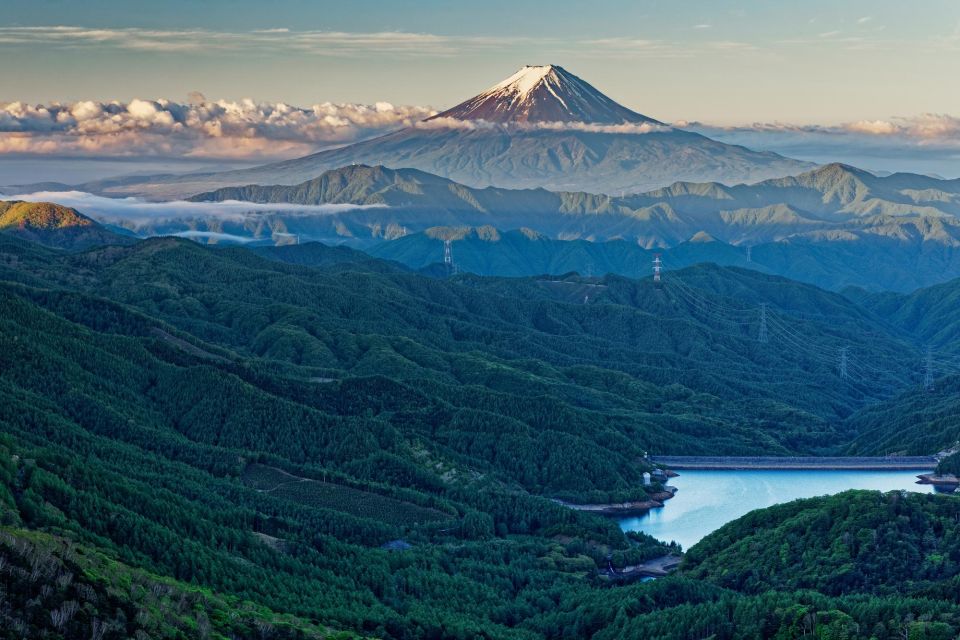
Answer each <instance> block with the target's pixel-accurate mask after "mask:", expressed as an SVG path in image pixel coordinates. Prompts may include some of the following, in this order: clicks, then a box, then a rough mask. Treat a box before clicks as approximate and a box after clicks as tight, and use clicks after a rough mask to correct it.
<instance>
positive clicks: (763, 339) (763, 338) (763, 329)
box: [757, 302, 770, 344]
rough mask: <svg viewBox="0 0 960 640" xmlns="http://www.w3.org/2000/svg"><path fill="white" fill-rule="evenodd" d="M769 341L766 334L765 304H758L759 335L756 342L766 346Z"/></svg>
mask: <svg viewBox="0 0 960 640" xmlns="http://www.w3.org/2000/svg"><path fill="white" fill-rule="evenodd" d="M769 339H770V336H769V335H768V334H767V303H766V302H761V303H760V334H759V335H758V336H757V340H758V341H759V342H761V343H763V344H766V343H767V341H768V340H769Z"/></svg>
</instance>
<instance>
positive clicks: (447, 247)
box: [443, 240, 455, 274]
mask: <svg viewBox="0 0 960 640" xmlns="http://www.w3.org/2000/svg"><path fill="white" fill-rule="evenodd" d="M443 264H444V265H446V267H447V274H453V273H455V271H454V266H453V246H452V243H451V242H450V241H449V240H444V241H443Z"/></svg>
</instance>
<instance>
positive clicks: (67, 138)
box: [0, 94, 435, 160]
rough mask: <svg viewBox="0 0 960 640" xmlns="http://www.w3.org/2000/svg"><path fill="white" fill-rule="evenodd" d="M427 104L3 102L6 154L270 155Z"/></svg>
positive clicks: (410, 117)
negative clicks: (294, 104) (309, 104)
mask: <svg viewBox="0 0 960 640" xmlns="http://www.w3.org/2000/svg"><path fill="white" fill-rule="evenodd" d="M434 113H435V111H434V110H432V109H430V108H429V107H419V106H394V105H392V104H390V103H387V102H378V103H376V104H374V105H364V104H333V103H330V102H324V103H320V104H315V105H313V106H311V107H306V108H302V107H295V106H291V105H288V104H285V103H283V102H276V103H269V102H255V101H253V100H249V99H248V100H240V101H227V100H217V101H208V100H206V99H205V98H204V97H203V96H201V95H199V94H196V95H195V96H194V97H193V99H192V100H191V101H190V102H189V103H178V102H174V101H171V100H165V99H159V100H140V99H135V100H131V101H130V102H116V101H114V102H97V101H80V102H71V103H59V102H54V103H50V104H41V105H33V104H27V103H24V102H6V103H3V102H0V154H30V155H57V156H98V157H181V158H182V157H187V158H195V159H220V160H227V159H229V160H272V159H278V158H287V157H293V156H297V155H305V154H308V153H311V152H312V151H315V150H316V149H318V148H322V147H325V146H330V145H335V144H344V143H349V142H353V141H355V140H358V139H361V138H364V137H369V136H371V135H376V134H378V133H383V132H386V131H390V130H393V129H398V128H401V127H406V126H410V125H412V124H414V123H415V122H418V121H420V120H422V119H424V118H426V117H429V116H431V115H433V114H434Z"/></svg>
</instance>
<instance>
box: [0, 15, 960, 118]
mask: <svg viewBox="0 0 960 640" xmlns="http://www.w3.org/2000/svg"><path fill="white" fill-rule="evenodd" d="M3 5H4V7H3V9H4V10H3V16H2V18H0V21H2V22H0V25H2V26H3V27H5V28H7V31H0V57H2V59H3V61H4V63H3V64H2V65H0V92H2V94H3V95H0V99H2V100H14V99H21V100H30V101H50V100H77V99H97V100H107V99H120V100H128V99H131V98H134V97H142V98H143V97H147V98H156V97H166V98H171V99H177V98H183V97H184V96H186V94H187V93H188V92H190V91H200V92H202V93H204V94H205V95H207V96H211V97H216V98H230V99H238V98H243V97H253V98H256V99H260V100H277V101H281V100H282V101H287V102H290V103H293V104H312V103H314V102H318V101H327V100H331V101H338V102H373V101H378V100H386V101H390V102H393V103H402V104H420V105H424V104H428V105H433V106H437V107H443V106H449V105H451V104H453V103H455V102H457V101H458V100H459V99H462V98H464V97H467V96H469V95H472V94H474V93H476V92H477V91H479V90H480V89H482V88H485V87H486V86H488V85H490V84H492V83H494V82H496V81H497V80H499V79H501V78H502V77H505V76H507V75H509V74H510V73H511V72H512V71H513V70H514V69H515V68H517V67H519V66H521V65H523V64H527V63H543V62H553V63H558V64H561V65H563V66H565V67H566V68H568V69H570V70H571V71H573V72H574V73H577V74H578V75H580V76H582V77H584V78H586V79H587V80H589V81H591V82H592V83H593V84H595V85H596V86H598V87H599V88H601V89H603V90H604V91H606V92H607V93H609V94H610V95H611V96H613V97H614V98H616V99H618V100H620V101H622V102H624V103H625V104H627V105H628V106H631V107H633V108H635V109H637V110H640V111H641V112H644V113H648V114H650V115H652V116H654V117H657V118H661V119H666V120H677V119H685V120H707V121H710V122H717V123H726V124H732V123H745V122H752V121H758V120H759V121H776V120H786V121H804V122H818V123H827V122H837V121H841V120H849V119H862V118H886V117H890V116H892V115H903V116H908V115H913V114H917V113H923V112H941V111H944V110H948V109H950V108H951V107H952V106H953V105H956V104H958V103H960V86H958V83H956V82H954V81H953V80H952V77H954V76H956V74H957V70H958V69H957V67H958V65H957V61H958V60H960V3H956V2H952V1H947V0H943V1H933V2H919V3H909V4H908V3H902V2H860V1H851V2H842V3H838V2H823V1H807V2H802V3H786V2H706V1H691V2H626V1H620V0H612V1H595V2H591V3H582V2H571V1H569V0H553V1H552V2H523V1H518V0H511V1H502V0H486V1H484V2H482V3H478V2H464V3H456V2H437V1H433V0H420V1H418V2H397V1H394V2H378V1H369V0H368V1H362V0H361V1H351V2H344V1H342V0H340V1H338V2H325V1H307V0H287V1H275V2H263V1H257V2H254V1H251V0H240V1H238V2H209V1H208V2H187V1H185V0H170V1H167V2H164V3H156V2H137V1H124V2H110V1H106V0H86V1H84V2H69V1H66V0H29V1H24V0H4V3H3ZM55 26H75V27H85V28H87V29H89V30H91V32H92V33H90V34H85V37H79V36H78V37H72V38H71V37H69V34H65V33H56V32H51V31H49V30H43V29H37V30H33V31H17V29H22V28H24V27H27V28H30V27H55ZM9 29H14V31H12V32H11V31H10V30H9ZM271 29H288V30H289V32H279V31H276V32H273V33H263V32H264V31H265V30H271ZM157 32H163V33H157ZM254 32H260V33H254Z"/></svg>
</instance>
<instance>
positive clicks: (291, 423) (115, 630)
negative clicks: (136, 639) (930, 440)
mask: <svg viewBox="0 0 960 640" xmlns="http://www.w3.org/2000/svg"><path fill="white" fill-rule="evenodd" d="M297 250H299V251H301V252H303V253H302V254H301V255H300V256H299V259H298V260H296V261H298V262H302V263H303V264H291V263H290V262H289V261H287V262H284V261H278V256H276V255H269V259H268V257H265V256H262V255H257V254H256V253H254V252H251V251H249V250H245V249H239V248H235V249H215V248H209V247H202V246H199V245H196V244H193V243H191V242H189V241H185V240H177V239H170V238H158V239H153V240H148V241H143V242H140V243H137V244H136V245H133V246H110V247H102V248H96V249H92V250H89V251H86V252H83V253H79V254H67V253H62V252H55V251H51V250H47V249H43V248H41V247H37V246H36V245H32V244H29V243H26V242H23V241H21V240H18V239H15V238H11V237H9V236H6V237H4V236H2V235H0V428H2V432H3V433H2V437H3V439H2V442H0V445H2V446H0V468H2V470H3V473H2V478H0V479H2V483H0V504H2V512H3V515H2V524H3V525H4V526H5V527H7V530H6V531H7V532H8V533H9V535H10V536H12V539H14V540H18V539H19V540H29V541H31V542H30V544H31V545H34V544H40V545H41V546H43V547H44V548H46V546H48V545H53V546H56V545H58V544H60V542H57V541H60V540H62V541H66V542H64V544H67V545H68V546H69V545H76V547H77V548H79V549H89V550H90V553H92V554H100V555H103V556H104V557H106V558H108V559H110V562H117V563H120V564H118V565H111V567H110V568H108V569H103V568H102V566H103V565H102V564H97V563H99V561H97V563H93V564H88V563H83V562H81V563H79V564H78V562H77V561H76V559H74V558H72V556H64V555H62V554H60V553H59V552H56V553H52V555H50V554H47V555H49V556H50V557H51V558H55V560H51V562H52V563H53V564H51V565H50V566H53V565H54V564H57V563H61V564H62V567H65V568H58V569H56V571H54V572H53V574H51V575H53V578H52V579H53V581H54V583H55V584H56V580H57V575H59V574H58V573H57V572H59V573H64V572H65V571H69V572H72V573H74V574H75V575H79V574H78V573H77V572H78V571H84V573H83V580H82V581H83V582H84V584H86V583H89V585H90V586H89V589H87V588H81V591H83V592H84V593H86V594H87V595H90V594H93V595H92V596H91V597H90V598H87V597H86V596H84V600H83V601H81V600H77V597H78V596H76V595H75V594H74V593H73V592H71V591H70V589H69V587H63V586H59V585H58V586H56V587H53V586H51V589H46V590H42V594H41V595H42V598H41V601H40V602H39V603H35V604H33V605H31V606H32V607H34V609H33V610H32V613H30V616H29V618H24V617H21V618H20V619H22V620H23V621H24V622H23V624H29V625H33V627H31V628H30V629H29V633H26V632H25V633H21V635H26V637H42V636H41V631H40V630H41V629H46V630H49V631H50V633H58V630H57V627H56V625H55V624H54V622H55V620H54V619H53V618H51V617H50V615H49V614H50V611H51V610H53V609H56V608H58V607H60V606H61V605H62V604H63V603H65V602H67V601H73V600H75V601H77V602H78V603H79V606H81V607H86V608H84V609H83V611H84V613H83V614H79V613H77V614H76V616H75V618H73V620H74V621H75V624H73V626H69V625H67V626H64V629H66V630H67V631H63V629H61V630H60V631H59V632H61V635H64V636H65V637H87V636H86V635H84V634H86V633H87V628H88V626H89V625H92V624H93V620H94V619H96V620H99V621H101V622H103V623H104V624H106V623H109V624H111V625H113V626H112V627H111V628H112V631H111V633H112V634H113V635H112V636H109V637H118V638H119V637H127V636H128V635H129V634H132V633H134V631H135V630H136V629H138V628H140V629H143V630H145V631H147V632H148V633H151V634H153V633H154V632H157V631H156V629H158V628H160V627H162V626H163V625H161V624H160V623H159V622H157V620H158V618H157V615H160V616H161V617H162V616H164V615H167V616H169V620H168V622H167V623H164V624H167V626H168V627H169V628H179V629H181V632H180V633H181V636H182V637H201V636H197V634H196V633H195V631H196V629H197V626H198V625H199V626H203V627H204V628H207V625H208V624H209V629H210V633H211V636H210V637H217V636H216V635H215V634H216V633H219V634H221V635H222V636H225V637H229V634H230V633H233V634H234V635H235V636H237V637H298V635H297V634H300V636H299V637H303V636H306V637H309V636H310V635H311V634H312V635H314V636H316V635H323V634H326V633H335V632H337V631H339V630H350V631H356V632H358V633H360V634H366V635H371V636H377V637H394V638H426V637H462V638H475V637H488V638H501V637H502V638H540V637H551V638H576V637H585V636H589V635H594V634H599V635H598V637H609V638H615V637H624V638H626V637H653V636H654V635H657V634H659V635H660V636H663V637H678V635H677V634H678V633H679V631H678V630H680V629H684V628H685V627H683V626H682V625H681V626H678V625H677V624H673V625H671V624H670V622H669V621H670V620H674V621H677V620H687V621H689V622H690V624H691V625H692V626H691V627H690V628H696V629H700V630H702V631H704V633H705V635H709V633H706V632H707V631H711V632H712V633H715V634H716V635H717V636H718V637H743V636H742V635H740V634H739V631H738V629H740V628H750V629H756V632H755V633H754V635H753V637H762V636H763V634H765V633H766V631H764V629H767V627H768V626H770V628H784V629H786V628H791V625H794V624H795V622H796V620H795V619H794V618H791V616H793V615H794V614H793V613H791V614H789V615H788V614H787V613H786V610H785V608H787V609H790V610H791V611H794V610H793V609H792V608H793V607H795V606H796V607H801V609H802V610H803V611H808V610H810V611H813V612H814V613H815V612H816V611H818V610H819V608H823V607H826V608H827V609H826V610H830V611H833V610H836V611H843V612H846V613H844V614H843V615H846V616H848V617H850V616H860V617H857V618H856V619H857V620H860V619H862V618H863V616H864V615H866V614H864V611H867V610H868V609H869V612H870V613H869V615H871V616H872V615H874V614H876V616H877V617H878V619H883V620H887V621H889V620H894V621H901V622H902V621H903V620H905V616H906V615H907V613H906V612H915V614H914V613H911V615H926V614H931V615H934V614H935V615H937V616H941V617H944V616H946V617H947V618H949V620H950V622H944V624H953V622H954V621H955V618H952V617H950V616H955V615H956V612H955V611H954V610H953V605H951V604H949V602H948V601H947V600H946V599H945V598H944V596H943V595H942V594H940V593H936V594H933V595H931V597H933V598H934V599H933V600H929V601H921V600H909V601H908V600H901V601H896V602H895V601H893V600H891V599H890V598H893V597H894V596H892V595H887V596H884V597H886V598H888V599H887V600H882V601H873V600H871V601H870V604H869V607H867V606H866V605H862V604H858V603H857V602H855V601H852V600H844V599H843V598H833V597H832V596H828V595H822V594H795V593H793V592H792V591H790V592H788V591H777V592H769V593H768V592H763V593H761V592H753V591H751V593H749V594H745V593H741V592H739V591H737V590H732V589H729V588H727V586H726V585H722V586H716V585H713V584H708V583H705V582H703V581H700V580H694V579H691V578H689V577H681V578H677V579H675V580H674V579H671V580H668V581H663V583H662V584H655V585H651V586H646V585H633V586H610V585H609V584H608V583H606V582H604V581H603V580H602V579H601V578H600V577H598V575H597V571H596V570H597V568H598V567H605V566H606V562H607V558H608V557H609V558H610V560H611V561H612V562H613V563H614V564H615V566H624V565H627V564H634V563H637V562H639V561H641V560H643V559H645V558H649V557H653V556H656V555H660V554H663V553H664V552H665V551H666V548H665V547H663V546H662V545H660V544H659V543H656V542H655V541H653V540H651V539H649V538H646V537H643V536H631V537H630V538H627V537H625V536H624V535H623V534H622V533H621V532H620V531H619V529H618V528H617V527H616V525H615V524H614V523H613V522H611V521H608V520H604V519H601V518H599V517H596V516H592V515H588V514H585V513H581V512H577V511H574V510H570V509H568V508H566V507H563V506H561V505H559V504H557V503H556V502H555V501H554V499H557V498H560V499H566V500H573V501H590V502H601V501H620V500H636V499H643V498H645V497H646V493H645V491H644V490H643V489H642V488H641V487H642V483H641V474H642V472H643V471H644V470H645V469H648V468H649V467H648V465H647V464H646V463H645V462H644V461H643V460H642V454H643V453H644V452H645V451H653V452H661V453H667V452H670V453H719V452H726V453H731V454H736V453H761V452H762V453H767V454H770V453H783V454H789V453H799V452H805V453H811V452H817V451H820V450H824V449H827V448H830V449H835V448H836V447H838V446H843V445H845V444H846V442H847V439H848V438H849V437H850V433H849V424H848V422H849V421H845V420H847V417H848V416H851V415H853V416H857V415H861V413H862V412H863V411H865V410H866V409H867V408H868V407H870V406H871V405H873V404H874V403H876V402H878V401H879V400H881V399H882V398H885V397H888V396H889V395H890V393H897V392H899V391H902V390H906V389H909V388H910V385H912V384H913V383H914V382H918V380H914V378H915V377H916V372H915V371H914V369H915V367H914V360H915V358H917V357H919V355H918V354H919V351H918V350H917V349H916V347H915V346H913V345H912V343H911V341H910V340H911V338H910V335H909V334H908V333H907V332H906V331H905V330H902V329H899V328H897V327H891V326H889V324H888V323H886V322H885V321H884V320H882V319H881V318H880V317H879V316H878V315H876V314H874V313H872V312H871V311H868V310H866V309H864V308H863V307H861V306H858V305H856V304H854V303H852V302H851V301H850V300H849V299H847V298H845V297H843V296H840V295H838V294H833V293H828V292H825V291H822V290H820V289H817V288H816V287H812V286H809V285H802V284H799V283H795V282H791V281H788V280H785V279H782V278H776V277H772V276H766V275H763V274H759V273H756V272H752V271H747V270H741V269H731V268H721V267H715V266H699V267H694V268H690V269H687V270H684V271H681V272H676V273H672V274H670V278H671V279H670V280H665V281H664V282H663V283H660V284H659V285H656V284H654V283H653V282H652V281H650V280H642V281H637V280H629V279H626V278H619V277H607V278H581V277H578V276H570V277H566V278H526V279H509V278H483V277H479V276H473V275H460V276H455V277H452V278H443V279H438V278H430V277H426V276H423V275H418V274H415V273H412V272H409V271H407V270H405V269H403V268H400V267H397V266H396V265H391V264H389V263H384V262H381V261H376V260H369V259H367V258H365V257H364V256H363V255H362V254H355V253H354V252H349V251H343V250H330V251H327V250H325V249H323V248H320V247H310V246H306V245H305V246H304V247H303V248H297ZM269 253H271V252H268V254H269ZM282 259H283V260H286V259H287V256H282ZM309 265H317V266H309ZM761 303H766V304H767V305H768V307H767V312H766V313H767V322H768V334H769V335H768V341H767V342H761V341H760V340H759V328H760V320H759V318H760V315H759V313H760V311H759V306H760V304H761ZM844 347H846V348H847V349H848V350H849V357H850V362H851V371H850V374H851V375H850V376H849V377H848V378H847V379H841V377H840V376H839V373H838V371H837V367H836V354H837V353H838V350H839V349H841V348H844ZM855 362H856V363H860V366H863V367H868V366H869V367H874V366H876V367H879V366H880V365H881V363H882V365H883V367H885V368H889V369H892V370H895V371H899V372H900V375H901V378H902V381H903V382H902V384H901V386H900V387H898V388H894V389H891V388H890V387H889V384H890V383H889V381H888V380H885V379H884V378H882V377H880V378H871V377H870V376H869V375H868V373H869V372H867V370H866V369H863V370H862V371H863V375H860V374H859V373H858V374H857V376H856V377H855V376H854V375H853V374H854V373H856V370H855V369H854V368H853V367H854V364H853V363H855ZM881 406H882V405H881ZM656 489H658V487H656V486H654V487H652V490H656ZM37 536H40V537H37ZM50 536H53V537H50ZM397 541H402V542H397ZM390 543H393V544H390ZM10 544H12V545H14V546H16V545H20V546H17V547H16V549H21V550H22V549H24V548H26V547H24V546H23V545H22V544H21V543H17V542H12V543H10ZM384 545H387V547H386V548H384ZM407 545H410V546H409V548H408V547H407ZM8 546H9V545H8ZM404 549H405V550H404ZM0 552H2V553H4V554H5V555H4V556H3V557H4V558H7V560H3V561H2V562H0V577H3V579H4V580H6V584H8V585H9V584H12V583H11V582H10V580H13V579H17V580H19V579H20V578H19V577H18V576H20V577H22V576H21V574H20V573H19V572H17V571H14V570H13V569H9V567H11V566H14V564H15V565H16V566H18V567H19V566H21V565H22V563H23V562H24V561H23V560H22V558H23V553H21V551H16V553H17V554H19V555H18V556H17V558H21V559H19V560H18V559H16V558H14V555H12V553H13V552H9V551H4V550H3V549H0ZM719 552H720V551H718V553H719ZM84 553H86V552H84ZM100 555H97V557H100ZM44 557H46V556H44ZM9 562H13V564H3V563H9ZM16 563H20V564H16ZM61 564H57V566H58V567H61ZM91 567H92V568H91ZM96 567H101V568H96ZM129 572H134V573H136V575H137V576H140V577H137V578H136V579H135V580H133V581H134V582H135V583H137V584H147V585H149V582H150V581H151V580H157V579H162V580H169V581H172V582H170V583H169V584H170V585H171V589H173V590H174V592H176V593H183V594H186V595H184V596H183V597H182V599H181V600H182V601H183V602H199V601H200V599H202V598H207V599H208V600H207V602H208V604H206V605H200V608H204V607H206V608H207V609H206V610H207V617H206V619H205V620H206V622H204V621H203V620H204V618H201V617H200V616H198V615H196V614H194V613H191V614H190V615H187V613H185V612H186V610H185V609H184V608H183V606H182V605H179V604H177V605H176V606H172V607H171V608H169V613H167V614H157V609H156V607H155V606H154V601H153V600H152V599H151V598H150V597H146V596H144V594H142V593H140V592H139V591H136V590H131V591H130V592H129V593H130V595H129V596H126V595H124V596H123V597H120V596H118V595H117V591H116V589H117V587H116V585H117V584H128V583H129V581H130V579H129V578H127V577H124V576H128V575H131V574H129ZM137 572H145V573H137ZM100 574H106V576H105V577H104V578H103V579H102V580H99V581H98V580H97V579H96V576H97V575H100ZM158 577H159V578H158ZM931 580H932V579H931ZM934 586H935V585H934V584H933V582H932V581H931V584H930V587H931V589H932V588H933V587H934ZM31 588H33V587H31ZM145 588H147V589H148V590H149V589H150V587H149V586H147V587H145ZM771 588H776V589H779V587H771ZM789 588H790V589H792V588H793V587H792V586H791V587H789ZM194 589H197V590H200V591H199V592H197V591H194ZM31 593H32V592H31ZM925 593H928V592H925ZM929 593H932V592H929ZM44 594H45V595H44ZM451 594H455V597H452V596H451ZM31 597H33V596H31ZM178 597H179V596H178ZM865 597H866V596H865ZM871 597H872V596H871ZM918 597H919V595H918ZM111 598H114V599H111ZM116 598H119V600H116ZM94 600H96V602H99V603H100V605H96V604H91V605H90V607H87V604H86V603H90V602H93V601H94ZM240 601H247V602H250V603H253V604H251V605H237V604H235V603H238V602H240ZM106 603H109V605H107V604H106ZM224 603H225V604H224ZM107 606H109V607H110V611H112V613H109V615H108V614H107V613H106V612H107V608H106V607H107ZM237 606H240V607H241V608H242V609H243V610H244V611H247V610H248V609H249V611H250V612H249V614H246V613H245V614H243V615H242V616H241V617H240V618H239V619H237V618H235V617H230V616H227V617H224V616H221V615H219V614H217V615H212V614H211V613H210V612H211V611H212V612H216V611H221V610H222V609H223V608H230V607H237ZM858 607H859V608H858ZM69 608H72V605H69V606H68V609H69ZM142 609H145V610H148V611H147V613H143V614H142V615H141V613H140V610H142ZM117 611H122V612H123V615H122V616H121V615H120V614H119V613H117ZM161 611H163V609H162V608H161ZM797 611H799V609H798V610H797ZM753 612H758V613H757V615H754V614H753ZM794 613H796V611H794ZM148 614H149V615H148ZM830 615H831V616H833V618H830V617H829V616H828V617H827V618H828V619H832V620H841V619H842V618H841V616H840V615H839V614H830ZM131 616H133V617H134V619H135V621H141V620H142V624H141V623H140V622H136V624H141V626H140V627H137V626H136V624H134V623H131V622H130V617H131ZM289 616H294V617H295V618H290V617H289ZM797 616H800V614H797ZM795 617H796V616H795ZM800 617H802V616H800ZM947 618H944V619H945V620H946V619H947ZM124 619H125V620H126V622H124ZM11 620H12V618H11ZM148 623H149V624H148ZM11 624H12V623H11ZM17 624H21V623H17ZM65 624H66V623H65ZM898 624H899V622H898ZM150 625H154V626H153V627H151V626H150ZM157 625H159V626H157ZM745 625H746V626H745ZM778 625H779V626H778ZM254 627H255V628H256V629H257V632H256V633H258V634H259V636H256V635H255V634H254V632H253V631H251V629H252V628H254ZM150 629H154V631H150ZM264 629H267V630H269V633H267V632H265V631H263V630H264ZM157 633H159V632H157ZM283 634H287V636H284V635H283ZM14 637H20V636H14ZM105 637H106V636H105ZM680 637H687V636H680ZM878 637H882V636H878Z"/></svg>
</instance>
